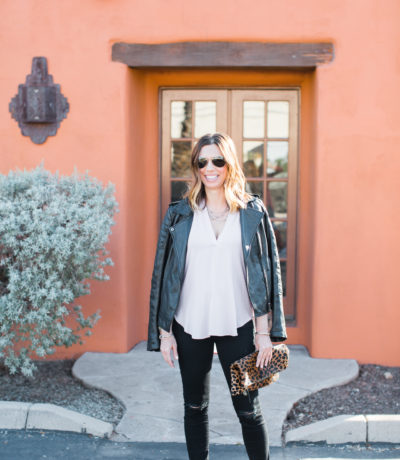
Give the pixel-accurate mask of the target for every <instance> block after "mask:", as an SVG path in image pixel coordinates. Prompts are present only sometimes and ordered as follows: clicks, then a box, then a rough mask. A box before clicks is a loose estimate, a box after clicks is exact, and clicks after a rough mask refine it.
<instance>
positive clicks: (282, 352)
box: [230, 343, 289, 396]
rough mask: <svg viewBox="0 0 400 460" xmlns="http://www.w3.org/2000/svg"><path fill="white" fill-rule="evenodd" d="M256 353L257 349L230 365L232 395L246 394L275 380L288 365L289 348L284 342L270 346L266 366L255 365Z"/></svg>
mask: <svg viewBox="0 0 400 460" xmlns="http://www.w3.org/2000/svg"><path fill="white" fill-rule="evenodd" d="M257 355H258V351H254V352H253V353H250V354H249V355H247V356H244V357H243V358H240V359H238V360H237V361H234V362H233V363H232V364H231V365H230V370H231V394H232V396H237V395H240V394H242V393H243V394H247V392H248V391H252V390H256V389H257V388H262V387H265V386H267V385H269V384H271V383H272V382H275V381H276V380H278V377H279V372H280V371H283V370H284V369H286V368H287V367H288V364H289V349H288V347H287V346H286V345H285V344H284V343H281V344H279V345H275V346H273V347H272V358H271V360H270V361H269V363H268V365H267V367H264V368H262V369H261V368H259V367H256V361H257Z"/></svg>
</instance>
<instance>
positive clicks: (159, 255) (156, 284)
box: [147, 207, 172, 351]
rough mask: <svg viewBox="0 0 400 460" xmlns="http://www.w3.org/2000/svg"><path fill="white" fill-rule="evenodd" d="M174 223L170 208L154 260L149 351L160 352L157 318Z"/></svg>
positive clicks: (163, 223) (164, 221)
mask: <svg viewBox="0 0 400 460" xmlns="http://www.w3.org/2000/svg"><path fill="white" fill-rule="evenodd" d="M171 221H172V211H171V208H170V207H169V208H168V210H167V212H166V214H165V217H164V219H163V222H162V224H161V229H160V233H159V237H158V243H157V250H156V256H155V260H154V268H153V275H152V278H151V291H150V312H149V325H148V341H147V350H149V351H159V350H160V339H159V337H158V335H159V332H158V325H157V318H158V312H159V308H160V294H161V287H162V280H163V273H164V267H165V262H166V260H167V255H168V251H169V250H170V249H171V241H170V235H169V231H168V229H169V227H170V225H171Z"/></svg>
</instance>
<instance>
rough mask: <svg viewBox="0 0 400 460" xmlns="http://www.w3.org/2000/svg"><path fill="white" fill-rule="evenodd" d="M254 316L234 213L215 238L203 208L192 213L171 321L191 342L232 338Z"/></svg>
mask: <svg viewBox="0 0 400 460" xmlns="http://www.w3.org/2000/svg"><path fill="white" fill-rule="evenodd" d="M253 316H254V310H253V307H252V306H251V302H250V299H249V295H248V291H247V286H246V272H245V266H244V260H243V250H242V240H241V228H240V213H239V211H236V212H233V213H231V212H230V213H229V214H228V217H227V219H226V221H225V224H224V227H223V229H222V231H221V233H220V235H219V236H218V239H217V238H216V237H215V233H214V230H213V227H212V224H211V220H210V218H209V215H208V211H207V207H206V206H205V205H204V203H203V207H202V209H200V210H196V211H194V215H193V222H192V227H191V230H190V234H189V239H188V244H187V253H186V264H185V273H184V281H183V285H182V289H181V296H180V299H179V304H178V307H177V310H176V312H175V319H176V321H177V322H178V323H179V324H181V325H182V326H183V328H184V330H185V331H186V332H187V333H189V334H191V335H192V338H194V339H203V338H206V337H210V336H212V335H215V336H222V335H232V336H236V335H237V328H238V327H240V326H242V325H243V324H245V323H246V322H248V321H249V320H250V319H252V318H253Z"/></svg>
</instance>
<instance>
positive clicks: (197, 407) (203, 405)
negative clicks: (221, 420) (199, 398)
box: [185, 401, 208, 412]
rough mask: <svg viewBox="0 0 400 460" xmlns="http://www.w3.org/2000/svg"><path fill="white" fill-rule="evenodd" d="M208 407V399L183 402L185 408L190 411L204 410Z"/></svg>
mask: <svg viewBox="0 0 400 460" xmlns="http://www.w3.org/2000/svg"><path fill="white" fill-rule="evenodd" d="M207 409H208V401H203V402H202V403H201V404H195V403H190V402H185V410H187V411H190V412H198V411H200V412H204V411H206V410H207Z"/></svg>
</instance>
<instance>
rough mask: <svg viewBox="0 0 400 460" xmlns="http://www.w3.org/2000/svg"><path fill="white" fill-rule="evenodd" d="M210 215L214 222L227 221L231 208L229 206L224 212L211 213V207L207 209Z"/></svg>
mask: <svg viewBox="0 0 400 460" xmlns="http://www.w3.org/2000/svg"><path fill="white" fill-rule="evenodd" d="M207 211H208V215H209V216H210V219H211V220H213V221H220V220H221V221H222V220H225V219H226V218H227V216H228V213H229V206H227V207H226V208H225V209H224V210H223V211H219V212H217V211H211V209H210V208H209V207H207Z"/></svg>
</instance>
